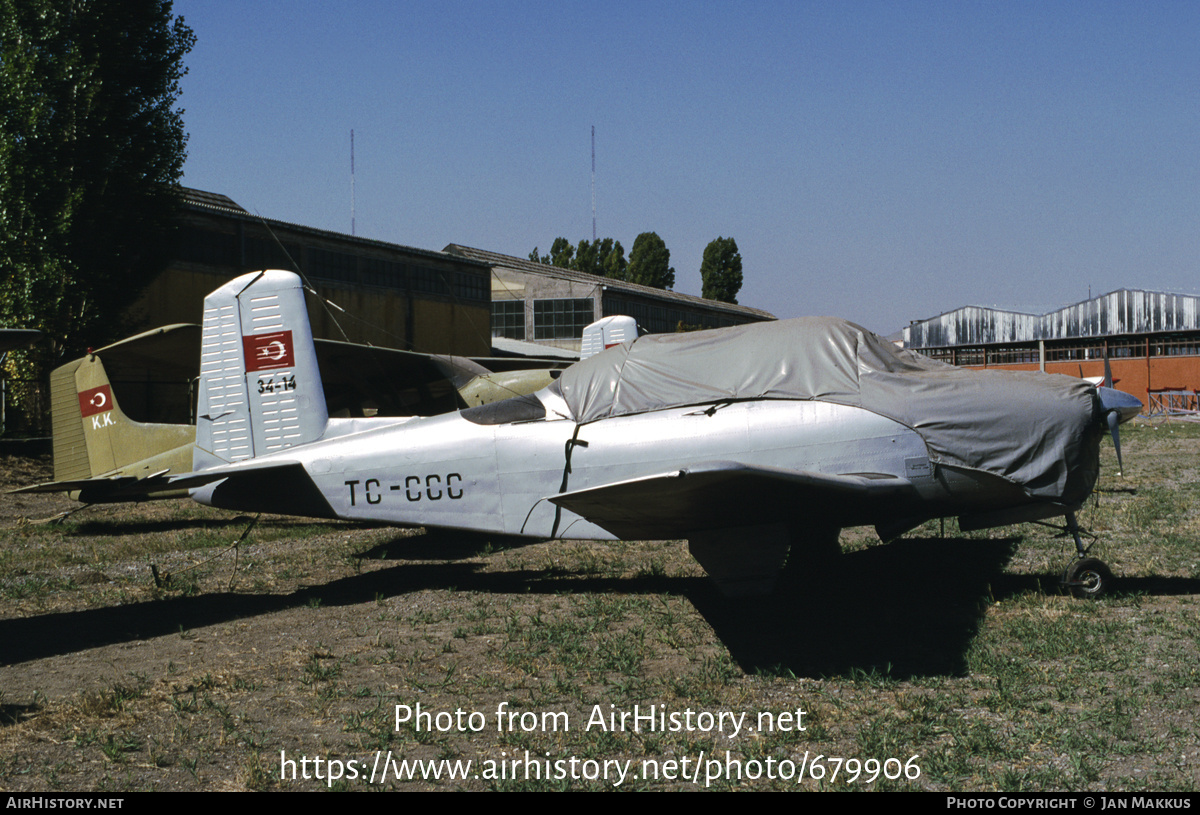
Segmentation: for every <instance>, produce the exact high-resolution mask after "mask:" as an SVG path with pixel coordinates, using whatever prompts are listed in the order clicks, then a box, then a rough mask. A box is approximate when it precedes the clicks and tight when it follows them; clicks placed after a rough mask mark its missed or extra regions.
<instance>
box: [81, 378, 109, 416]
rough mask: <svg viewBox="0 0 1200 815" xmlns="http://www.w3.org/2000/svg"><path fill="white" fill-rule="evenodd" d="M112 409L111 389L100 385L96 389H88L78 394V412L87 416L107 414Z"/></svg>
mask: <svg viewBox="0 0 1200 815" xmlns="http://www.w3.org/2000/svg"><path fill="white" fill-rule="evenodd" d="M112 409H113V398H112V388H111V387H109V386H108V385H101V386H100V387H98V388H88V389H87V390H85V391H80V392H79V412H80V413H82V414H83V415H84V417H87V416H95V415H96V414H97V413H107V412H108V411H110V410H112Z"/></svg>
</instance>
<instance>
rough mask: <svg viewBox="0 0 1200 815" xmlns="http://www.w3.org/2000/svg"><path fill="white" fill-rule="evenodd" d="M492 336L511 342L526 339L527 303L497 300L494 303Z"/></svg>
mask: <svg viewBox="0 0 1200 815" xmlns="http://www.w3.org/2000/svg"><path fill="white" fill-rule="evenodd" d="M492 336H493V337H507V338H508V339H510V340H523V339H525V301H524V300H495V301H493V302H492Z"/></svg>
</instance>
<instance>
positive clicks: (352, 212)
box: [350, 128, 354, 235]
mask: <svg viewBox="0 0 1200 815" xmlns="http://www.w3.org/2000/svg"><path fill="white" fill-rule="evenodd" d="M350 234H351V235H353V234H354V128H351V129H350Z"/></svg>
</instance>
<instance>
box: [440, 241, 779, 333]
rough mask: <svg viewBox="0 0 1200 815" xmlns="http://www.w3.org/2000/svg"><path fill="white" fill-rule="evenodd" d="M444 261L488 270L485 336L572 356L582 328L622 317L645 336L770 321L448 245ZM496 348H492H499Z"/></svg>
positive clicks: (763, 315) (748, 311)
mask: <svg viewBox="0 0 1200 815" xmlns="http://www.w3.org/2000/svg"><path fill="white" fill-rule="evenodd" d="M443 251H444V252H445V253H446V254H448V255H454V256H456V257H461V258H464V259H469V260H474V261H479V262H482V263H486V264H488V265H489V266H491V268H492V336H493V337H497V338H500V339H509V340H516V341H525V342H531V343H536V344H538V345H542V346H550V347H556V348H564V349H567V350H570V351H574V352H578V351H579V344H580V337H581V336H582V334H583V329H584V326H586V325H588V324H589V323H592V322H595V321H596V320H599V319H600V318H601V317H608V316H611V315H614V314H625V315H628V316H630V317H633V318H634V319H635V320H637V323H638V325H639V326H641V327H642V328H643V329H645V330H646V331H648V332H650V333H652V334H662V333H668V332H672V331H677V330H679V328H680V327H681V326H682V327H685V328H722V327H724V326H729V325H741V324H743V323H752V322H759V321H763V320H774V319H775V317H774V316H773V315H771V314H769V313H767V312H765V311H762V310H761V309H756V308H750V307H749V306H739V305H734V304H732V303H721V302H718V301H716V300H705V299H704V298H703V297H696V296H695V295H691V294H681V293H679V292H674V291H665V290H663V289H655V288H652V287H650V286H642V285H639V284H637V283H627V282H625V281H622V280H613V279H611V278H607V277H597V276H596V275H593V274H588V273H587V272H579V271H576V270H574V269H564V268H562V267H561V266H550V265H548V264H545V263H537V262H536V261H532V260H525V259H522V258H518V257H513V256H512V255H501V254H499V253H497V252H489V251H486V250H484V249H472V248H471V247H469V246H460V245H459V244H456V243H452V244H450V245H449V246H447V247H446V248H445V249H444V250H443ZM498 344H499V343H498Z"/></svg>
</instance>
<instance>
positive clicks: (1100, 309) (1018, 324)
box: [904, 289, 1200, 348]
mask: <svg viewBox="0 0 1200 815" xmlns="http://www.w3.org/2000/svg"><path fill="white" fill-rule="evenodd" d="M1166 331H1200V297H1197V296H1196V295H1191V294H1171V293H1169V292H1156V291H1142V290H1140V289H1118V290H1117V291H1112V292H1109V293H1108V294H1102V295H1100V296H1099V297H1093V298H1091V299H1089V300H1082V301H1080V302H1078V303H1073V304H1071V305H1069V306H1064V307H1063V308H1060V309H1055V310H1054V311H1050V312H1047V313H1045V314H1025V313H1023V312H1018V311H1004V310H1001V309H994V308H986V307H982V306H963V307H962V308H958V309H955V310H953V311H947V312H946V313H944V314H939V315H937V316H936V317H930V318H929V319H928V320H918V321H915V322H913V323H912V324H911V325H909V326H908V327H906V328H905V329H904V344H905V346H906V347H908V348H943V347H948V346H956V345H998V344H1008V343H1022V342H1035V341H1037V340H1062V339H1075V338H1083V337H1110V336H1117V335H1122V334H1151V333H1159V332H1166Z"/></svg>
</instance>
